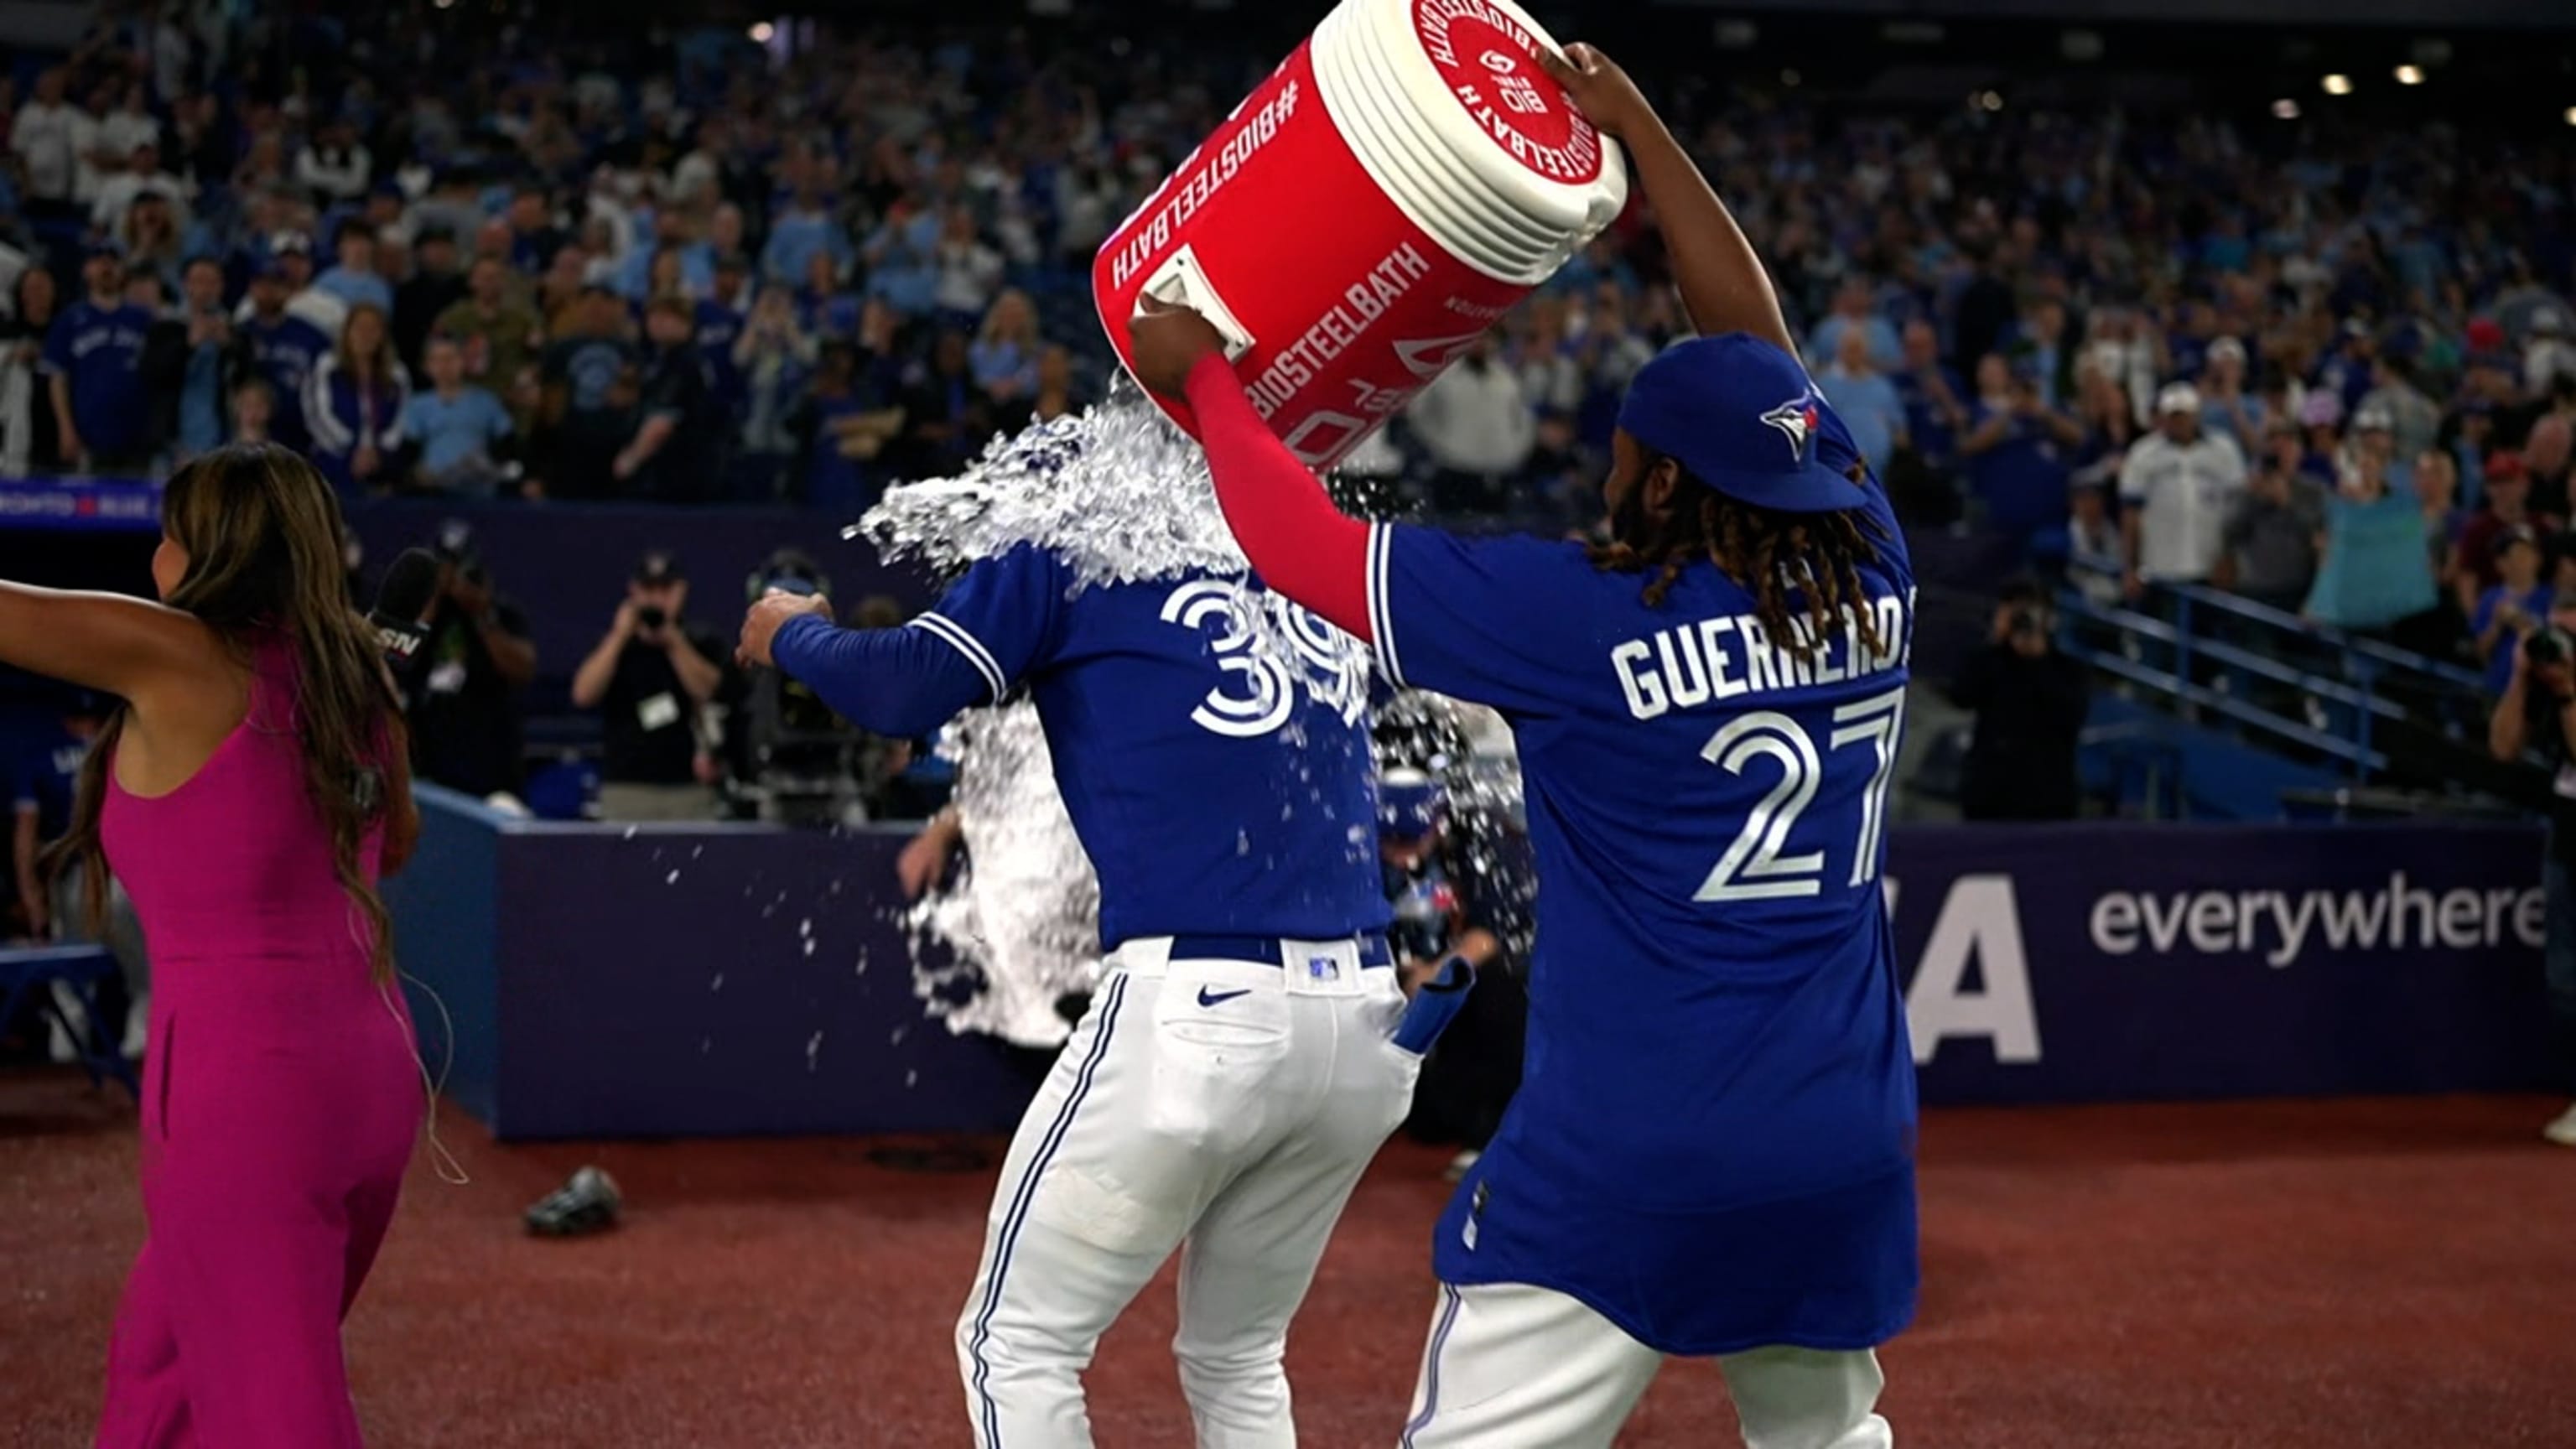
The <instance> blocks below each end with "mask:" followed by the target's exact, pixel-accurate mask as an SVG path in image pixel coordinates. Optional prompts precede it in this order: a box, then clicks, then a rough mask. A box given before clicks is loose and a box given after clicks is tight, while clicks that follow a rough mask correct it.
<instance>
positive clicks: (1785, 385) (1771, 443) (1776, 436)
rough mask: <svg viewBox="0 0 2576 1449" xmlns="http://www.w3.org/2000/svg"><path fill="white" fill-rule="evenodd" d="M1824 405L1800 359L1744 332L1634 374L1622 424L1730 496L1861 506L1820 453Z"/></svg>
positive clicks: (1676, 352)
mask: <svg viewBox="0 0 2576 1449" xmlns="http://www.w3.org/2000/svg"><path fill="white" fill-rule="evenodd" d="M1823 409H1824V399H1823V398H1822V397H1821V396H1819V395H1818V394H1817V392H1816V385H1815V383H1814V382H1813V381H1812V380H1810V379H1809V378H1808V376H1807V370H1806V369H1805V368H1804V367H1801V366H1800V365H1799V364H1798V359H1797V358H1795V357H1792V356H1790V355H1789V354H1788V353H1787V352H1786V351H1784V350H1782V349H1781V348H1780V347H1778V346H1777V345H1775V344H1773V343H1769V342H1765V341H1763V340H1762V339H1761V338H1759V337H1755V336H1753V335H1752V334H1751V333H1747V332H1731V333H1728V334H1727V335H1726V336H1723V337H1700V338H1694V339H1693V340H1691V341H1688V342H1682V343H1677V344H1675V345H1674V346H1671V347H1668V348H1666V349H1664V351H1663V352H1662V353H1661V354H1659V355H1658V356H1657V357H1656V358H1655V359H1654V360H1653V361H1651V362H1649V363H1647V364H1646V365H1645V366H1644V367H1641V368H1639V369H1637V375H1636V377H1635V379H1634V380H1632V381H1631V382H1630V383H1629V384H1628V397H1627V400H1626V401H1624V402H1622V403H1621V404H1620V406H1619V427H1620V430H1621V431H1623V432H1625V433H1627V434H1628V436H1630V437H1632V438H1635V439H1636V440H1637V441H1638V442H1639V443H1642V444H1644V445H1645V446H1646V447H1648V448H1651V449H1653V450H1654V451H1656V452H1658V453H1662V454H1664V455H1665V456H1667V457H1670V458H1672V459H1674V460H1675V461H1677V462H1679V463H1680V464H1681V465H1682V466H1683V467H1684V468H1687V469H1689V470H1690V472H1691V475H1692V476H1693V477H1696V478H1697V479H1699V480H1700V481H1701V482H1703V483H1705V484H1707V485H1708V486H1709V487H1711V488H1714V489H1716V490H1717V491H1718V492H1720V493H1723V494H1725V495H1726V496H1727V497H1729V498H1734V499H1738V500H1740V501H1742V502H1745V503H1750V504H1752V505H1754V506H1755V507H1757V508H1774V509H1778V510H1780V511H1781V512H1784V513H1830V512H1834V511H1836V510H1839V509H1844V508H1857V507H1859V506H1860V505H1861V503H1862V502H1863V500H1864V498H1865V496H1866V495H1865V494H1864V493H1863V492H1862V490H1861V486H1860V485H1859V484H1856V483H1854V482H1852V480H1851V479H1850V478H1849V477H1847V476H1845V475H1844V473H1843V472H1842V471H1841V469H1840V468H1837V467H1835V466H1833V465H1831V464H1829V463H1827V462H1825V461H1824V460H1822V459H1821V458H1819V457H1818V456H1817V445H1818V443H1819V442H1820V441H1821V440H1820V439H1819V437H1818V433H1819V432H1820V431H1821V424H1822V415H1823Z"/></svg>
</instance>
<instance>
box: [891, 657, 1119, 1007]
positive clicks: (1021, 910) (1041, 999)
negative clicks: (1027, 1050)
mask: <svg viewBox="0 0 2576 1449" xmlns="http://www.w3.org/2000/svg"><path fill="white" fill-rule="evenodd" d="M940 748H941V753H943V754H946V755H949V756H951V757H952V758H955V759H956V760H957V761H958V762H959V769H958V772H957V790H956V794H955V796H954V797H953V800H952V803H953V805H954V806H955V808H956V811H957V821H958V827H959V829H960V831H961V832H962V833H963V835H964V837H965V841H966V853H967V857H968V864H967V865H966V867H965V868H964V870H963V871H962V872H961V873H960V874H959V875H958V876H957V877H956V878H955V879H954V880H953V881H952V882H951V883H950V885H949V887H948V888H947V889H945V890H943V891H941V892H939V893H937V894H935V895H932V896H930V897H929V898H927V899H925V900H924V901H923V902H922V903H921V904H920V905H918V906H916V907H914V908H913V909H912V911H911V912H910V913H909V914H908V915H907V916H906V918H905V925H906V926H907V927H908V928H909V929H910V932H911V935H912V941H913V947H914V949H913V990H914V994H915V995H917V996H919V997H920V998H921V999H922V1001H923V1002H924V1003H925V1005H926V1006H927V1009H928V1011H929V1013H930V1015H932V1016H934V1017H937V1018H940V1019H942V1020H944V1021H946V1023H947V1025H948V1029H949V1030H950V1031H952V1032H961V1033H962V1032H969V1031H980V1032H989V1033H991V1034H992V1035H995V1036H998V1037H1001V1038H1002V1039H1003V1040H1005V1041H1009V1042H1013V1043H1016V1044H1018V1045H1021V1046H1032V1047H1052V1046H1061V1045H1063V1044H1064V1040H1065V1038H1066V1037H1067V1036H1068V1035H1070V1034H1071V1030H1072V1028H1071V1025H1070V1024H1069V1023H1067V1022H1066V1021H1065V1019H1064V1018H1063V1016H1062V1015H1061V1014H1059V1013H1058V1012H1057V1010H1056V1002H1057V1001H1058V1000H1060V999H1062V998H1063V997H1065V996H1067V995H1070V994H1076V993H1081V992H1087V991H1089V990H1091V989H1092V987H1093V985H1094V984H1095V983H1096V982H1097V981H1098V979H1099V974H1100V924H1099V923H1100V880H1099V877H1098V876H1096V875H1094V874H1093V873H1092V869H1091V858H1090V857H1089V856H1088V855H1086V854H1084V853H1083V849H1082V842H1081V840H1080V839H1078V838H1077V837H1076V836H1075V835H1074V833H1073V821H1072V819H1071V818H1070V817H1068V816H1067V815H1066V814H1065V810H1064V797H1063V796H1061V795H1059V794H1058V793H1057V792H1056V786H1055V768H1054V763H1053V761H1052V760H1051V759H1050V758H1049V756H1048V754H1047V746H1046V732H1045V730H1044V729H1043V728H1042V727H1041V726H1040V725H1039V723H1038V713H1037V706H1035V705H1033V704H1029V703H1027V702H1025V701H1022V702H1020V703H1016V704H1009V705H1004V706H1002V707H1000V708H997V709H979V710H971V711H969V712H968V713H966V714H964V715H961V716H959V718H958V720H957V722H956V723H955V724H954V725H952V726H951V727H950V729H949V733H948V736H947V738H946V739H945V740H944V741H943V742H942V744H941V747H940ZM929 942H937V943H939V944H941V945H944V946H945V947H947V949H948V959H947V960H946V961H944V962H935V961H934V959H933V956H932V954H931V953H928V952H925V951H924V950H923V949H922V947H923V946H924V945H925V944H927V943H929Z"/></svg>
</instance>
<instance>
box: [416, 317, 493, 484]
mask: <svg viewBox="0 0 2576 1449" xmlns="http://www.w3.org/2000/svg"><path fill="white" fill-rule="evenodd" d="M421 366H422V368H423V369H424V370H426V371H427V372H428V374H429V388H428V390H427V391H424V392H416V393H413V394H412V395H411V400H410V401H409V402H407V403H404V404H403V415H402V435H403V436H404V437H405V438H408V439H410V440H412V441H413V442H415V443H417V444H418V445H419V447H420V461H419V463H418V464H417V465H416V466H415V470H414V477H415V479H416V481H417V482H418V483H419V484H420V486H421V487H423V488H427V489H430V490H432V491H434V492H439V493H455V494H460V495H463V496H465V497H468V498H489V497H491V496H492V491H493V488H494V486H495V485H496V484H498V483H499V482H500V481H501V477H502V471H501V464H500V460H499V457H498V452H499V449H500V446H501V444H502V443H503V441H504V440H506V439H507V438H508V437H509V436H510V410H509V409H508V408H505V407H503V406H501V400H500V399H499V398H496V397H494V396H493V395H492V394H490V393H489V392H486V391H484V390H483V389H482V388H479V387H475V386H473V385H472V384H470V383H468V382H466V380H465V349H464V348H463V347H461V346H459V345H458V344H457V341H456V339H455V338H452V337H432V338H430V339H429V346H428V348H427V350H426V351H424V352H423V353H422V358H421Z"/></svg>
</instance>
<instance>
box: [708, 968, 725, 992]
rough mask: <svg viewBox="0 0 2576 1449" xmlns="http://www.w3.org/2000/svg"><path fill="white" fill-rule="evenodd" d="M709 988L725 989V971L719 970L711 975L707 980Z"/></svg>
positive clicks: (710, 989) (714, 989)
mask: <svg viewBox="0 0 2576 1449" xmlns="http://www.w3.org/2000/svg"><path fill="white" fill-rule="evenodd" d="M707 989H708V990H709V991H722V990H724V973H723V972H721V971H719V972H717V973H716V974H715V975H714V976H713V977H710V978H709V979H708V981H707Z"/></svg>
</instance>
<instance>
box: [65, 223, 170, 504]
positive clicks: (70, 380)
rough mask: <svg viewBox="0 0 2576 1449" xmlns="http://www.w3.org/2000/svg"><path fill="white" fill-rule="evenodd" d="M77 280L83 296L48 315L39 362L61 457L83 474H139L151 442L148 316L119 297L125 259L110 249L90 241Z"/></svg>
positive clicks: (149, 454)
mask: <svg viewBox="0 0 2576 1449" xmlns="http://www.w3.org/2000/svg"><path fill="white" fill-rule="evenodd" d="M81 281H82V282H83V283H84V284H85V285H86V286H87V287H88V289H89V292H88V295H87V296H84V297H83V298H81V300H79V301H77V302H74V303H73V304H72V305H71V306H69V307H68V308H65V309H64V311H63V314H62V315H61V316H60V317H57V318H55V319H54V326H53V330H52V331H51V332H50V333H48V334H47V335H46V337H45V356H44V362H43V364H42V370H43V372H44V374H45V376H46V378H47V380H48V385H49V386H50V388H51V389H52V392H53V402H54V425H55V428H56V430H57V433H56V436H57V437H58V438H59V439H60V440H61V442H60V447H61V451H62V456H63V457H64V458H66V459H69V460H71V461H72V462H73V463H74V464H75V465H76V466H77V467H79V468H80V469H81V470H82V471H84V472H89V473H139V472H141V471H143V470H144V469H146V468H148V467H150V466H151V463H152V454H153V451H154V449H155V447H156V445H157V444H156V440H155V439H154V438H153V437H152V429H151V414H152V408H151V402H152V399H151V394H150V390H149V389H148V388H146V387H145V386H144V379H143V344H144V341H145V339H146V338H147V337H148V336H149V335H150V334H151V331H152V322H153V317H152V314H151V313H150V312H148V311H146V310H144V309H143V308H141V307H137V306H134V305H132V304H131V303H129V302H127V301H126V300H125V264H124V263H123V262H122V261H120V260H118V259H117V256H116V253H115V251H114V250H113V249H111V248H107V247H92V248H91V249H90V253H89V260H88V261H86V262H84V263H83V264H82V266H81Z"/></svg>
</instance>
